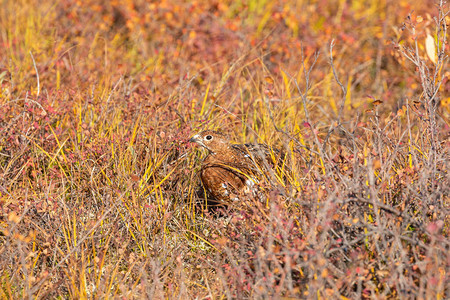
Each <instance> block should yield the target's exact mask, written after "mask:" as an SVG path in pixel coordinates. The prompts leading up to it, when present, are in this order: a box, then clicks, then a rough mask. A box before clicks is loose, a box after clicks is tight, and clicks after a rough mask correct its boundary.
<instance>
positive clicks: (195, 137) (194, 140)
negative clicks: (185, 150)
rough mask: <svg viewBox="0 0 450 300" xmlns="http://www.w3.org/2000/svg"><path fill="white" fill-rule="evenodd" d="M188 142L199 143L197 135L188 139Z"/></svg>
mask: <svg viewBox="0 0 450 300" xmlns="http://www.w3.org/2000/svg"><path fill="white" fill-rule="evenodd" d="M189 142H191V143H199V142H200V136H199V135H198V134H196V135H194V136H193V137H191V138H190V140H189Z"/></svg>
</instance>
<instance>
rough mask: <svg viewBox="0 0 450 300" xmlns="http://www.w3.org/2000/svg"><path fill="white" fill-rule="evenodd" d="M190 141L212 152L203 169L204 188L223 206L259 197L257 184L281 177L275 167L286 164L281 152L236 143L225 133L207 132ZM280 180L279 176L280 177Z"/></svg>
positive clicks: (201, 171) (202, 166)
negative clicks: (243, 199)
mask: <svg viewBox="0 0 450 300" xmlns="http://www.w3.org/2000/svg"><path fill="white" fill-rule="evenodd" d="M189 141H190V142H194V143H197V144H199V145H201V146H203V147H204V148H206V149H207V150H208V152H209V153H208V155H207V156H206V158H205V159H204V160H203V162H202V165H201V170H200V179H201V181H202V184H203V187H204V188H205V190H206V191H207V192H208V193H209V195H210V196H211V197H212V198H214V200H216V201H218V202H219V203H230V202H234V201H238V200H239V199H240V197H241V199H242V196H244V195H247V196H253V197H255V196H257V194H258V188H257V185H258V184H259V183H261V182H262V181H266V182H269V183H271V182H272V181H273V180H272V179H273V178H275V179H276V178H277V175H276V172H274V168H276V167H277V166H278V167H280V166H281V165H282V162H283V159H284V158H285V156H284V155H283V154H282V152H281V151H279V150H276V149H272V148H269V147H268V146H266V145H264V144H233V143H231V142H230V141H229V139H228V138H227V137H226V136H225V135H224V134H222V133H220V132H217V131H212V130H206V131H203V132H200V133H199V134H196V135H194V136H193V137H192V138H191V139H190V140H189ZM278 178H279V177H278Z"/></svg>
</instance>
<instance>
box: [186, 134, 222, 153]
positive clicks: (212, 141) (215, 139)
mask: <svg viewBox="0 0 450 300" xmlns="http://www.w3.org/2000/svg"><path fill="white" fill-rule="evenodd" d="M189 142H192V143H197V144H199V145H200V146H202V147H205V148H206V149H208V151H209V152H211V153H217V152H220V151H222V150H225V149H226V148H228V145H229V141H228V138H227V136H226V135H224V134H222V133H220V132H217V131H213V130H205V131H202V132H200V133H198V134H196V135H194V136H193V137H192V138H191V139H190V140H189Z"/></svg>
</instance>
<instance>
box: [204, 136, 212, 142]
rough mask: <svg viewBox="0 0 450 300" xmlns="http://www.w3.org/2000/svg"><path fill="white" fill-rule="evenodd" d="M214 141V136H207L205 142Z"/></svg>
mask: <svg viewBox="0 0 450 300" xmlns="http://www.w3.org/2000/svg"><path fill="white" fill-rule="evenodd" d="M212 139H213V137H212V135H207V136H205V140H207V141H210V140H212Z"/></svg>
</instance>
